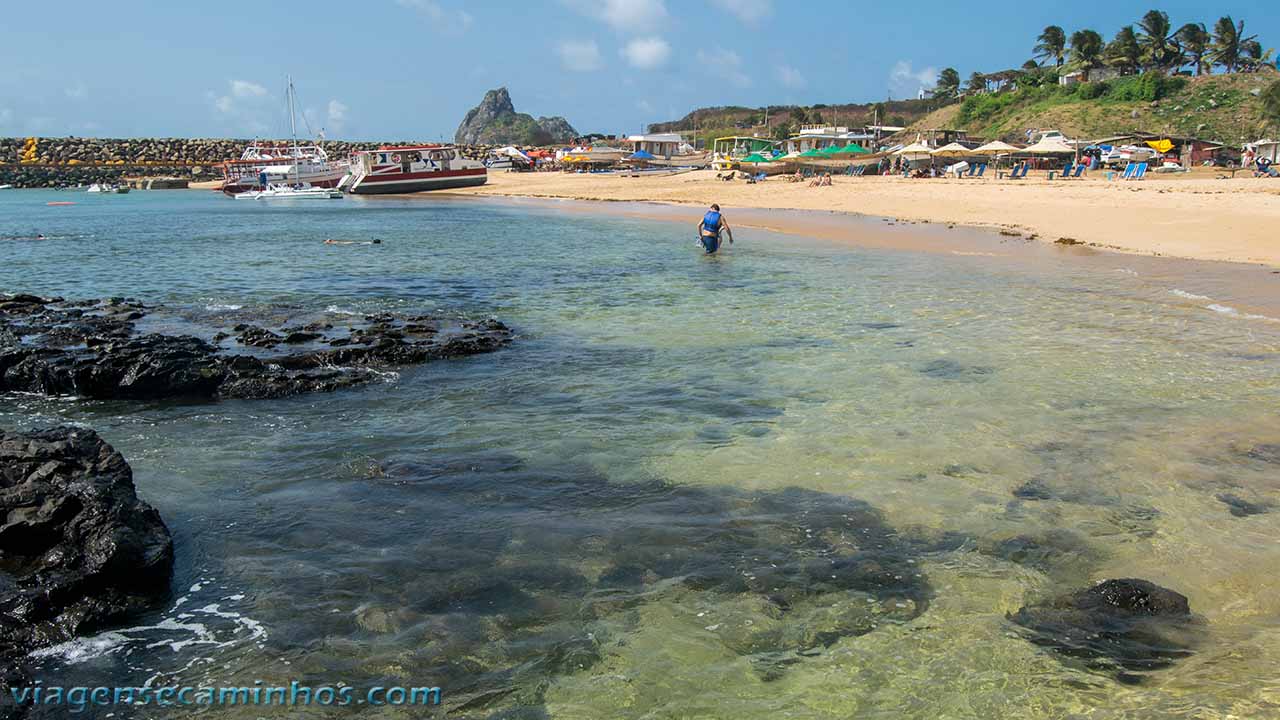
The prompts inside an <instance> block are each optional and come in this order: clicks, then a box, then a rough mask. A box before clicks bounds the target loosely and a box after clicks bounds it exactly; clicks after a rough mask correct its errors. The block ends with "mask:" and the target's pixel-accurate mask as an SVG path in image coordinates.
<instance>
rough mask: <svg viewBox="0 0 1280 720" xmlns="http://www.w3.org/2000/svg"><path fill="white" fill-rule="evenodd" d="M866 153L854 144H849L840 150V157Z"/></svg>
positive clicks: (865, 150)
mask: <svg viewBox="0 0 1280 720" xmlns="http://www.w3.org/2000/svg"><path fill="white" fill-rule="evenodd" d="M865 152H867V149H866V148H864V147H862V146H861V145H859V144H858V143H856V142H850V143H849V144H848V145H845V146H844V147H842V148H840V154H841V155H861V154H862V153H865Z"/></svg>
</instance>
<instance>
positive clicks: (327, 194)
mask: <svg viewBox="0 0 1280 720" xmlns="http://www.w3.org/2000/svg"><path fill="white" fill-rule="evenodd" d="M233 197H235V199H237V200H340V199H342V192H341V191H340V190H334V189H332V188H322V187H315V186H314V185H308V184H307V183H294V184H292V185H277V184H275V183H272V184H269V185H267V187H266V189H264V190H249V191H248V192H242V193H238V194H236V195H234V196H233Z"/></svg>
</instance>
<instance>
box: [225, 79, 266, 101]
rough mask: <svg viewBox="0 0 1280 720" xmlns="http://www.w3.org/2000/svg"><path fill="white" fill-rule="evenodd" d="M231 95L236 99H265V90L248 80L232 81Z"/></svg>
mask: <svg viewBox="0 0 1280 720" xmlns="http://www.w3.org/2000/svg"><path fill="white" fill-rule="evenodd" d="M231 94H232V95H233V96H235V97H238V98H249V97H265V96H266V94H267V89H266V88H264V87H262V86H261V85H259V84H258V83H251V82H249V81H248V80H232V81H231Z"/></svg>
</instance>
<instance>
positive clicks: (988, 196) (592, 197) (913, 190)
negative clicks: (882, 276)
mask: <svg viewBox="0 0 1280 720" xmlns="http://www.w3.org/2000/svg"><path fill="white" fill-rule="evenodd" d="M1191 175H1193V177H1179V178H1172V179H1166V178H1149V179H1147V180H1144V181H1141V182H1140V183H1125V182H1122V181H1112V182H1107V181H1106V180H1102V179H1080V180H1076V179H1073V180H1066V181H1063V180H1057V181H1049V180H1045V179H1041V178H1036V177H1032V178H1030V179H1028V180H1023V181H1010V180H993V179H963V180H957V179H947V178H940V179H933V180H905V179H903V178H898V177H878V176H868V177H861V178H843V177H839V178H834V179H833V185H832V187H829V188H811V187H809V186H808V185H807V184H805V183H794V184H793V183H788V182H787V181H786V180H784V179H782V178H781V177H774V178H770V179H769V180H768V181H766V182H764V183H760V184H756V185H747V184H745V183H744V182H742V181H734V182H731V183H725V182H723V181H718V180H716V179H715V175H714V173H713V172H712V171H706V170H701V171H695V172H692V173H687V174H684V175H674V176H668V177H658V178H624V177H602V176H599V175H574V174H566V173H491V174H490V175H489V182H488V183H487V184H485V185H483V186H480V187H477V188H466V189H459V190H451V191H448V192H449V194H451V195H459V196H470V197H512V198H532V199H545V200H578V201H596V202H606V203H649V204H652V205H655V206H669V207H676V208H686V207H700V206H704V205H709V204H710V203H711V202H718V203H720V204H721V205H722V206H724V208H725V210H726V212H727V213H729V216H730V218H732V217H734V213H735V211H740V210H742V209H750V210H760V211H771V210H796V211H808V212H818V213H826V212H830V213H839V214H842V215H847V216H852V217H861V218H867V219H883V220H885V221H886V222H904V221H906V222H917V223H926V222H927V223H931V224H938V225H944V226H947V225H950V226H956V227H968V228H976V229H981V230H983V231H987V232H991V233H999V234H1002V235H1009V234H1010V233H1013V234H1015V235H1018V236H1022V237H1029V238H1030V239H1035V240H1039V241H1041V242H1043V243H1045V244H1053V243H1060V244H1064V245H1084V246H1087V247H1092V248H1097V249H1103V250H1109V251H1115V252H1119V253H1131V254H1140V255H1154V256H1168V257H1177V258H1185V259H1193V260H1213V261H1226V262H1232V263H1243V264H1258V265H1265V266H1268V267H1280V243H1275V242H1274V239H1273V238H1274V235H1275V228H1280V183H1275V182H1274V181H1269V180H1267V179H1255V178H1245V177H1239V178H1235V179H1216V178H1215V177H1213V173H1212V172H1194V173H1191ZM405 197H413V196H405ZM691 224H692V223H691ZM738 224H740V225H743V226H744V227H746V226H747V225H746V224H743V223H738ZM793 225H794V223H793V221H789V220H787V219H785V218H769V222H768V224H767V225H764V224H760V225H759V227H762V228H764V229H769V230H772V231H774V232H784V233H787V232H794V231H793V230H791V229H790V228H791V227H793ZM802 234H807V233H802Z"/></svg>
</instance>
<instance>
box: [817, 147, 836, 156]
mask: <svg viewBox="0 0 1280 720" xmlns="http://www.w3.org/2000/svg"><path fill="white" fill-rule="evenodd" d="M818 152H820V153H822V154H823V155H835V154H836V153H838V152H840V146H839V145H828V146H827V147H824V148H822V149H821V150H819V151H818Z"/></svg>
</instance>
